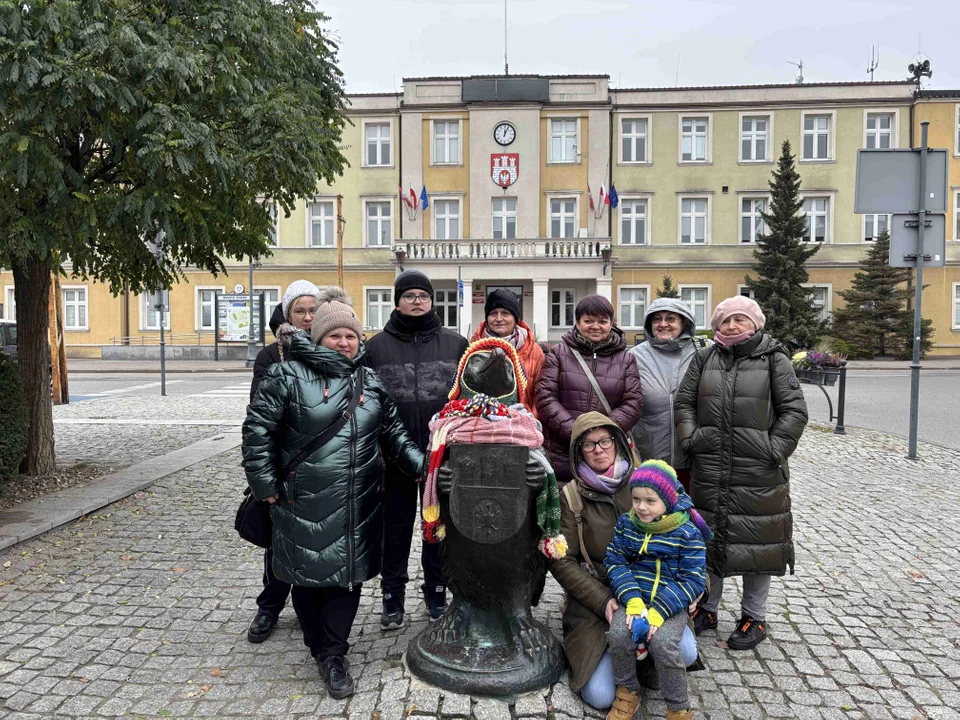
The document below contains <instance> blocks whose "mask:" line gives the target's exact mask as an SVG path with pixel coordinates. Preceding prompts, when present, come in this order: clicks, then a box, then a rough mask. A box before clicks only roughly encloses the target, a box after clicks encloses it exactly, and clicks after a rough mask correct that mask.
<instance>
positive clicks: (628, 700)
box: [607, 685, 640, 720]
mask: <svg viewBox="0 0 960 720" xmlns="http://www.w3.org/2000/svg"><path fill="white" fill-rule="evenodd" d="M639 707H640V691H639V690H628V689H627V688H625V687H623V686H622V685H621V686H619V687H617V697H616V698H614V700H613V707H612V708H610V712H608V713H607V720H633V716H634V714H635V713H636V712H637V708H639Z"/></svg>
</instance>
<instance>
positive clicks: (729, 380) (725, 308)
mask: <svg viewBox="0 0 960 720" xmlns="http://www.w3.org/2000/svg"><path fill="white" fill-rule="evenodd" d="M711 325H712V326H713V329H714V332H715V333H716V335H715V339H716V344H714V345H713V346H711V347H709V348H703V349H701V350H699V351H698V352H697V354H696V355H695V356H694V358H693V360H692V361H691V363H690V367H689V368H688V369H687V373H686V375H685V376H684V378H683V382H681V384H680V389H679V391H678V392H677V399H676V403H675V406H674V409H675V417H676V426H677V434H678V436H679V438H680V449H681V452H682V454H683V455H684V457H685V459H687V460H688V461H689V463H690V489H691V493H690V494H691V496H692V497H693V502H694V504H695V505H696V507H697V509H698V510H699V511H700V513H701V514H702V515H703V518H704V519H705V520H706V521H707V523H708V524H709V525H710V528H711V530H713V532H714V538H713V540H712V542H711V543H709V545H708V546H707V570H708V573H709V575H710V585H709V587H710V597H709V598H708V599H707V600H706V601H705V602H704V603H703V604H702V605H701V607H700V608H698V610H697V613H696V616H695V618H694V622H695V626H696V632H697V634H698V635H699V634H700V633H701V632H703V631H704V630H707V629H710V628H716V627H717V608H718V606H719V604H720V597H721V595H722V594H723V578H724V577H730V576H734V575H741V576H743V599H742V602H741V618H740V621H739V622H738V623H737V627H736V630H735V631H734V632H733V634H732V635H731V636H730V638H729V639H728V641H727V645H728V647H729V648H730V649H732V650H749V649H751V648H753V647H756V646H757V644H759V643H760V642H761V641H762V640H763V639H764V638H765V637H766V617H765V616H766V603H767V594H768V592H769V590H770V578H771V576H773V575H783V574H784V573H785V572H786V571H787V568H789V569H790V572H791V573H792V572H793V563H794V552H793V516H792V514H791V512H790V471H789V468H788V466H787V458H789V457H790V455H792V454H793V451H794V450H796V448H797V443H798V442H799V440H800V436H801V435H802V434H803V428H804V426H805V425H806V423H807V405H806V402H805V401H804V399H803V391H802V390H801V389H800V383H799V381H798V380H797V376H796V373H795V372H794V370H793V366H792V365H791V364H790V356H789V354H788V353H787V350H786V349H785V348H784V346H783V345H781V344H780V342H779V341H778V340H775V339H774V338H772V337H771V336H770V335H767V334H765V333H763V332H762V331H763V325H764V316H763V312H762V311H761V310H760V306H759V305H757V303H756V302H754V301H753V300H750V299H749V298H745V297H740V296H736V297H732V298H728V299H726V300H724V301H723V302H722V303H720V304H719V305H718V306H717V309H716V311H715V312H714V314H713V319H712V320H711Z"/></svg>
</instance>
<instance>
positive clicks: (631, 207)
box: [620, 199, 647, 245]
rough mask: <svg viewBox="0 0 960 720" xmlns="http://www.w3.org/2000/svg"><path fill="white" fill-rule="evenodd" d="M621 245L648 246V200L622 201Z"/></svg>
mask: <svg viewBox="0 0 960 720" xmlns="http://www.w3.org/2000/svg"><path fill="white" fill-rule="evenodd" d="M620 244H621V245H646V244H647V201H646V199H637V200H621V201H620Z"/></svg>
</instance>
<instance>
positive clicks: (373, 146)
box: [363, 122, 390, 167]
mask: <svg viewBox="0 0 960 720" xmlns="http://www.w3.org/2000/svg"><path fill="white" fill-rule="evenodd" d="M363 133H364V142H365V144H366V154H365V155H364V164H365V165H366V167H376V166H378V165H379V166H388V165H390V123H388V122H387V123H364V125H363Z"/></svg>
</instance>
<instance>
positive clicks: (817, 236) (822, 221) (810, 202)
mask: <svg viewBox="0 0 960 720" xmlns="http://www.w3.org/2000/svg"><path fill="white" fill-rule="evenodd" d="M803 214H804V217H805V218H806V226H805V227H804V228H803V241H804V242H821V243H822V242H826V241H827V238H828V237H829V235H830V198H825V197H809V198H806V199H805V200H804V201H803Z"/></svg>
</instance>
